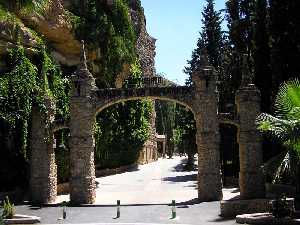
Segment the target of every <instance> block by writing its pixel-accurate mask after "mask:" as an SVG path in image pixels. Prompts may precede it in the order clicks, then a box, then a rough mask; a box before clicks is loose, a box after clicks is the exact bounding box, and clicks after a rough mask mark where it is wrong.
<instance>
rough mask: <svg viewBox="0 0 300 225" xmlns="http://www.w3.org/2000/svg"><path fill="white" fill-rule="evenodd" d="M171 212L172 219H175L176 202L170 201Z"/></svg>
mask: <svg viewBox="0 0 300 225" xmlns="http://www.w3.org/2000/svg"><path fill="white" fill-rule="evenodd" d="M171 211H172V217H171V218H172V219H175V218H176V202H175V200H172V207H171Z"/></svg>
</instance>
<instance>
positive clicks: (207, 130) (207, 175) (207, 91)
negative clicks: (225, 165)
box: [193, 52, 223, 201]
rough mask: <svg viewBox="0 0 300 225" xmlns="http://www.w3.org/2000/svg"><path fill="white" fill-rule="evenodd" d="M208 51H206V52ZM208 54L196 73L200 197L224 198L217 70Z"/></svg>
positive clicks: (195, 100)
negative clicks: (209, 63) (210, 61)
mask: <svg viewBox="0 0 300 225" xmlns="http://www.w3.org/2000/svg"><path fill="white" fill-rule="evenodd" d="M204 53H205V52H204ZM206 57H207V56H206V54H204V55H203V56H202V59H201V64H200V65H199V67H198V69H197V70H196V71H195V73H194V74H193V82H194V85H195V92H196V93H195V99H194V103H193V105H194V106H193V111H194V117H195V120H196V126H197V134H196V135H197V136H196V141H197V148H198V199H199V200H200V201H217V200H221V199H222V197H223V195H222V180H221V167H220V152H219V139H220V137H219V124H218V120H217V113H218V112H217V110H218V106H217V92H216V73H215V72H214V69H213V67H211V66H209V65H208V60H207V58H206Z"/></svg>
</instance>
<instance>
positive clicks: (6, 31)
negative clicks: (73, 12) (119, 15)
mask: <svg viewBox="0 0 300 225" xmlns="http://www.w3.org/2000/svg"><path fill="white" fill-rule="evenodd" d="M70 2H71V1H70V0H52V1H49V4H47V5H46V6H45V7H44V8H43V12H39V13H38V12H32V13H20V14H18V15H17V16H18V17H19V18H20V20H18V21H2V20H0V29H1V32H0V54H4V53H6V50H7V49H9V48H12V47H14V46H15V44H16V42H17V40H16V39H17V38H16V25H17V24H18V26H19V28H20V36H21V38H20V39H21V42H22V44H23V45H24V46H25V48H26V50H28V51H34V48H36V47H37V43H38V41H37V38H36V37H35V35H34V33H33V32H32V31H31V30H30V29H29V28H28V27H31V28H32V27H33V28H34V30H35V31H36V32H37V33H39V34H40V35H42V36H43V38H44V39H45V40H46V42H47V43H48V44H49V45H50V46H51V49H52V55H53V56H54V58H55V59H56V60H57V62H59V63H60V64H62V65H65V66H74V65H77V64H78V62H79V52H80V41H79V40H76V37H75V34H74V30H73V27H72V23H71V21H70V16H69V14H68V12H67V10H66V9H67V7H69V6H70ZM106 4H107V5H108V6H109V5H111V4H113V1H112V0H106ZM137 4H138V3H137V0H132V1H131V3H130V17H131V20H132V22H133V24H134V27H135V30H136V32H137V42H136V52H137V54H138V56H139V59H140V62H141V66H142V70H143V74H144V76H154V75H155V67H154V57H155V41H156V40H155V39H154V38H152V37H151V36H150V35H149V34H148V33H147V30H146V19H145V16H144V14H143V12H142V11H140V10H139V9H138V7H137ZM99 57H101V55H100V54H98V51H97V49H95V50H90V52H89V54H88V60H89V64H90V65H91V68H90V69H91V70H92V71H91V72H97V63H96V62H97V61H99ZM93 70H95V71H93ZM128 75H129V67H128V65H124V68H123V71H122V73H121V74H119V83H120V81H122V80H123V79H125V78H126V77H127V76H128Z"/></svg>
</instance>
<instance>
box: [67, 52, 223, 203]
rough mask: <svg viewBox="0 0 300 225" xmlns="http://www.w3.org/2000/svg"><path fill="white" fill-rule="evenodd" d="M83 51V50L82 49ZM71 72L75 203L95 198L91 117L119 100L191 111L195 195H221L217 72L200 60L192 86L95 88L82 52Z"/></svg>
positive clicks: (204, 198) (203, 198) (208, 197)
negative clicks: (170, 104) (160, 102)
mask: <svg viewBox="0 0 300 225" xmlns="http://www.w3.org/2000/svg"><path fill="white" fill-rule="evenodd" d="M82 52H83V53H84V51H82ZM82 59H83V60H82V64H81V66H80V68H79V69H78V70H77V71H76V73H75V74H74V76H73V80H72V81H73V88H72V96H71V110H70V111H71V120H70V133H71V141H70V149H71V153H70V160H71V182H70V185H71V192H70V193H71V201H72V202H73V203H76V204H82V203H93V202H94V200H95V194H96V193H95V168H94V167H95V166H94V161H93V158H94V146H95V143H94V137H93V132H92V130H93V125H94V122H95V115H96V113H97V112H99V111H101V110H103V109H104V108H106V107H108V106H110V105H113V104H116V103H118V102H123V101H128V100H136V99H143V98H150V99H162V100H169V101H173V102H177V103H179V104H182V105H185V106H186V107H188V108H189V109H190V110H191V111H192V112H193V114H194V117H195V120H196V127H197V137H196V140H197V148H198V198H199V200H201V201H212V200H220V199H222V182H221V174H220V164H219V132H218V118H217V95H216V92H215V90H216V73H215V72H214V70H213V68H212V67H210V66H209V65H208V64H205V63H204V64H203V65H202V67H201V68H199V69H198V71H197V73H196V74H195V75H194V77H193V80H194V83H195V86H194V87H185V86H181V87H180V86H179V87H178V86H176V87H144V88H136V89H104V90H98V89H97V88H96V86H95V81H94V78H93V76H92V75H91V74H90V73H89V71H88V69H87V66H86V61H85V54H83V55H82Z"/></svg>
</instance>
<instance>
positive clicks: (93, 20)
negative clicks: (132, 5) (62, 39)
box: [73, 0, 136, 87]
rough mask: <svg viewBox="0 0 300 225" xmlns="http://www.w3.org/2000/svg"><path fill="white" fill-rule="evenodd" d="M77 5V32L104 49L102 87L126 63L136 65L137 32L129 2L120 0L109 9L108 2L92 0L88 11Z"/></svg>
mask: <svg viewBox="0 0 300 225" xmlns="http://www.w3.org/2000/svg"><path fill="white" fill-rule="evenodd" d="M77 7H78V5H76V4H75V5H74V10H73V13H74V14H75V15H78V16H80V22H79V23H78V24H77V25H76V30H75V31H76V35H77V37H78V39H83V40H86V42H87V43H89V45H90V46H92V47H93V48H97V49H99V50H100V54H101V59H100V62H98V64H99V65H100V70H101V71H100V72H99V74H101V76H97V75H96V82H97V84H98V86H100V87H110V86H112V85H113V83H114V81H115V78H116V76H117V75H118V74H119V73H120V72H121V71H122V68H123V65H124V64H132V63H134V62H135V59H136V54H135V41H136V35H135V33H134V29H133V26H132V22H131V20H130V18H129V9H128V5H127V3H126V1H123V0H116V1H114V3H113V7H112V9H107V8H106V7H105V4H104V3H101V2H99V1H96V0H88V1H86V8H85V9H84V10H83V9H82V10H79V9H78V8H77ZM76 8H77V9H76Z"/></svg>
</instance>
